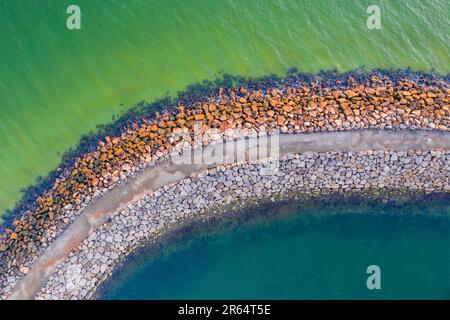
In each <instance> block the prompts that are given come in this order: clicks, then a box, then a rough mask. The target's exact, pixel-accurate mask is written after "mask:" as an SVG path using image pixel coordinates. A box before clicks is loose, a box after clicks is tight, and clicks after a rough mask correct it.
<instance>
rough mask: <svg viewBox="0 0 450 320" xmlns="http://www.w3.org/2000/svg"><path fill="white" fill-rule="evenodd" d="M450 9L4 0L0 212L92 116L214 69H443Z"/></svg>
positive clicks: (105, 117)
mask: <svg viewBox="0 0 450 320" xmlns="http://www.w3.org/2000/svg"><path fill="white" fill-rule="evenodd" d="M74 3H75V4H78V5H79V7H80V8H81V30H72V31H69V30H68V29H67V28H66V18H67V14H66V8H67V7H68V5H70V4H74ZM369 4H377V5H379V6H380V9H381V15H382V16H381V17H382V20H381V22H382V29H381V30H369V29H368V28H367V27H366V19H367V17H368V14H366V9H367V7H368V6H369ZM449 13H450V2H448V1H446V0H429V1H422V0H396V1H388V0H376V1H374V0H370V1H365V0H361V1H359V0H358V1H356V0H355V1H352V0H333V1H331V0H330V1H328V0H327V1H325V0H314V1H306V0H305V1H302V0H245V1H241V0H127V1H125V0H76V1H69V0H21V1H16V0H2V1H0V32H1V37H0V119H1V121H0V177H1V178H0V215H1V213H3V212H4V210H5V209H7V208H12V207H13V206H14V204H15V202H16V201H17V200H18V199H19V197H20V192H19V191H20V190H21V189H22V188H23V187H25V186H27V185H30V184H32V183H33V182H34V181H35V179H36V178H37V177H38V176H39V175H43V176H45V175H46V174H47V173H48V172H49V171H50V170H52V169H54V168H55V167H56V166H57V165H58V163H59V161H60V154H61V153H63V152H65V151H66V150H67V149H68V148H69V147H73V146H76V145H77V143H78V141H79V139H80V136H81V135H82V134H86V133H88V132H89V131H91V130H94V129H95V126H96V125H97V124H100V123H108V122H111V120H112V116H113V115H117V114H120V113H121V111H123V110H125V109H126V108H127V106H131V105H132V104H134V103H137V102H139V101H141V100H143V99H145V100H147V101H152V100H153V99H155V98H159V97H162V96H164V95H166V93H167V92H169V93H170V94H175V93H176V92H177V91H178V90H182V89H184V88H185V87H186V86H187V85H189V84H192V83H195V82H198V81H201V80H203V79H214V78H215V77H216V76H218V75H220V73H221V72H224V73H232V74H239V75H248V76H259V75H264V74H270V73H276V74H279V75H283V74H285V72H286V70H287V69H288V68H289V67H297V68H298V69H299V70H302V71H309V72H314V71H318V70H321V69H334V68H337V69H338V70H341V71H345V70H350V69H353V68H356V67H361V66H364V67H366V68H372V67H381V68H390V67H394V68H398V67H408V66H410V67H412V68H413V69H419V70H431V69H432V68H434V69H435V70H437V71H438V72H441V73H447V72H450V52H449V47H450V28H449V25H450V15H449ZM121 104H123V105H121Z"/></svg>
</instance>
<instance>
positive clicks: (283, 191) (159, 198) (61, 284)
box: [36, 150, 450, 299]
mask: <svg viewBox="0 0 450 320" xmlns="http://www.w3.org/2000/svg"><path fill="white" fill-rule="evenodd" d="M449 179H450V151H449V150H447V151H445V152H443V151H410V152H394V151H363V152H357V153H352V152H349V153H342V152H326V153H312V152H308V153H303V154H291V155H287V156H283V157H282V158H280V159H267V160H262V161H257V162H254V163H241V164H236V165H233V166H221V167H218V168H215V169H211V170H206V171H204V172H201V173H198V174H196V175H194V176H192V177H190V178H188V179H184V180H182V181H180V182H178V183H172V184H170V185H166V186H164V187H163V188H160V189H159V190H156V191H155V192H153V193H150V194H148V195H146V196H145V198H143V199H142V200H139V201H137V202H135V203H132V204H130V205H129V206H128V207H127V208H126V209H124V210H122V211H121V212H118V213H117V214H115V215H114V216H113V217H112V219H111V220H110V221H108V222H106V223H105V224H103V225H102V226H101V227H100V228H98V229H97V230H96V231H95V232H93V233H92V234H91V235H90V236H89V237H88V238H87V239H86V240H85V241H83V242H82V243H81V244H80V245H79V247H78V248H77V249H76V250H73V251H72V252H71V253H70V255H69V256H68V259H66V261H65V262H64V263H62V264H61V265H59V267H58V269H57V270H56V272H54V273H53V275H52V276H50V278H49V279H48V281H47V282H46V284H45V285H44V286H43V288H42V289H41V291H40V292H39V293H38V294H37V297H36V298H38V299H87V298H91V297H92V295H93V294H94V293H95V291H96V288H97V287H98V286H99V284H101V283H102V281H103V280H104V279H106V278H107V277H108V276H109V275H110V274H111V272H112V271H113V270H114V267H116V266H117V264H118V263H119V262H120V261H121V260H122V259H123V258H124V256H126V255H127V254H128V253H130V252H131V251H133V250H135V249H136V248H137V247H139V246H141V245H143V244H148V243H152V242H155V241H158V238H159V237H160V235H161V234H162V233H165V232H170V230H171V229H172V228H174V227H176V226H179V225H180V224H181V223H182V222H183V221H190V222H192V221H197V220H198V221H200V220H203V219H206V218H208V217H209V216H211V215H215V216H217V215H218V214H219V213H220V211H223V210H227V212H230V211H231V212H232V211H233V208H241V207H242V206H243V205H249V204H254V203H257V202H258V201H260V200H262V199H268V198H269V199H270V198H272V200H275V199H282V198H289V197H293V196H298V195H300V196H302V197H304V196H307V195H313V194H321V195H323V194H328V193H336V192H339V193H342V194H348V193H349V192H362V193H365V194H366V195H367V196H376V195H377V194H378V193H379V191H381V190H384V189H386V190H388V191H387V192H386V193H385V195H387V194H389V192H390V191H391V190H397V192H398V191H400V192H405V191H417V190H423V191H443V192H449V191H450V180H449Z"/></svg>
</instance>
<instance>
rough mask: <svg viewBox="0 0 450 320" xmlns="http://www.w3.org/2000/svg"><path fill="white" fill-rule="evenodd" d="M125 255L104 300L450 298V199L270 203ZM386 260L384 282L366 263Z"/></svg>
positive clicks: (372, 263) (103, 292) (103, 291)
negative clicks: (376, 282) (372, 280)
mask: <svg viewBox="0 0 450 320" xmlns="http://www.w3.org/2000/svg"><path fill="white" fill-rule="evenodd" d="M256 217H259V218H255V217H254V216H253V215H248V216H246V215H243V216H242V217H241V218H240V219H234V220H233V218H231V219H230V220H229V219H225V220H223V221H221V222H214V223H208V224H206V225H205V224H204V225H198V226H194V227H190V228H188V229H186V230H185V231H184V232H181V233H179V234H178V235H177V236H175V237H173V238H171V239H170V240H168V241H165V242H163V244H162V245H161V246H159V247H156V248H155V247H148V248H145V249H143V250H141V251H140V252H139V253H137V254H135V255H133V256H132V257H130V258H129V259H128V260H127V263H125V265H124V266H122V267H121V268H120V269H119V270H118V271H116V272H115V274H114V275H113V277H112V280H109V282H108V283H106V285H105V286H104V288H103V290H102V292H101V293H100V295H99V297H100V298H102V299H324V298H327V299H431V298H435V299H449V298H450V247H449V245H448V243H450V199H449V198H448V196H447V197H446V198H441V199H438V200H425V201H420V202H415V203H407V204H402V205H393V204H382V203H380V202H370V203H366V202H365V201H364V200H358V201H353V202H346V201H337V202H334V203H327V204H320V205H293V204H292V203H291V204H290V205H289V207H287V208H286V207H281V208H270V209H267V210H265V211H264V210H263V213H262V214H261V213H260V214H258V215H256ZM369 265H378V266H379V267H380V268H381V290H368V289H367V286H366V280H367V277H368V274H367V273H366V269H367V267H368V266H369Z"/></svg>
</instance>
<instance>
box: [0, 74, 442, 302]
mask: <svg viewBox="0 0 450 320" xmlns="http://www.w3.org/2000/svg"><path fill="white" fill-rule="evenodd" d="M449 94H450V90H449V85H448V82H447V81H446V80H445V78H439V77H432V76H430V75H422V74H415V75H414V76H411V77H409V78H408V76H406V74H404V73H403V74H402V73H398V74H394V73H393V74H389V73H377V72H374V73H372V74H358V73H354V74H346V75H341V76H332V75H330V74H328V77H323V75H322V77H321V76H318V75H316V76H312V75H310V76H304V75H299V74H295V73H293V74H291V75H290V76H289V77H288V78H285V79H266V80H258V81H253V82H252V81H248V82H244V83H241V85H240V86H237V87H236V86H234V87H231V86H230V87H222V86H219V87H217V88H210V89H209V91H208V90H207V91H206V92H203V94H200V95H192V96H184V100H183V99H180V100H177V101H176V102H175V103H173V104H170V105H167V106H166V107H163V108H162V109H160V111H158V112H152V113H150V114H147V115H145V114H139V115H138V114H136V115H135V116H133V117H130V118H128V120H127V121H125V122H123V123H121V124H120V126H119V127H117V129H116V130H113V131H110V133H109V134H108V135H106V136H95V137H93V139H91V140H90V145H89V147H87V148H85V150H86V151H84V152H78V153H74V156H73V158H72V159H70V160H69V162H68V163H67V164H66V165H64V166H62V167H61V168H60V169H59V170H58V171H57V172H56V173H57V174H55V175H53V178H52V179H53V180H52V181H50V183H49V186H48V187H47V188H45V190H44V191H42V192H40V193H38V194H36V197H35V198H34V200H33V197H28V198H27V199H28V200H27V201H25V202H22V203H21V205H20V206H19V207H18V208H17V210H16V211H15V212H16V216H15V218H14V221H13V223H12V226H11V227H10V228H8V229H5V232H4V233H3V236H2V237H1V239H0V240H1V243H0V250H1V257H0V268H1V271H2V276H1V279H0V280H1V284H2V287H1V292H2V295H3V297H6V296H7V295H8V294H9V293H11V292H12V294H11V296H10V297H11V298H32V297H34V296H35V294H36V293H37V292H38V291H39V290H41V287H42V285H43V284H44V282H45V280H46V279H49V280H48V281H49V282H48V284H49V285H48V286H46V287H44V289H43V291H41V293H40V294H41V296H42V295H46V296H48V297H52V298H62V297H64V298H67V297H79V298H85V297H90V295H91V294H92V292H93V291H94V290H95V287H96V286H97V285H98V284H99V283H100V282H101V280H102V279H104V277H105V276H107V275H108V274H109V273H110V272H111V270H112V268H113V267H114V265H115V264H116V262H117V261H118V259H119V260H120V259H121V258H122V257H123V255H124V254H126V253H127V252H129V251H130V250H133V249H134V248H135V246H136V245H138V244H140V243H142V241H148V240H149V238H148V237H153V236H155V235H157V233H158V232H159V231H158V230H159V229H158V228H160V227H161V228H162V227H165V226H166V225H168V224H169V222H175V221H177V220H180V219H181V220H182V218H183V217H184V216H185V215H187V216H189V214H191V213H192V215H193V216H196V215H197V214H200V215H201V214H202V213H204V212H206V211H207V208H211V207H216V206H217V207H223V206H224V205H226V204H228V203H229V202H227V201H228V200H227V199H229V197H228V196H225V197H223V199H221V198H220V197H213V199H212V200H211V199H209V198H208V199H209V200H208V201H206V200H204V201H200V202H199V204H202V205H205V206H204V207H199V208H197V209H196V210H191V209H190V208H186V210H187V211H186V210H184V209H183V210H180V211H179V212H178V211H175V212H172V213H173V215H171V214H167V216H168V219H169V220H168V221H166V220H165V218H161V221H160V223H158V224H157V226H154V225H152V227H151V228H150V229H149V230H152V232H150V233H145V232H141V233H143V235H142V236H140V237H137V238H136V239H131V240H130V241H128V242H127V241H125V240H124V241H125V242H124V243H123V244H122V242H121V241H120V239H119V238H117V241H116V240H114V241H113V242H114V243H117V244H118V248H119V249H118V250H119V251H114V250H115V249H114V250H113V249H111V250H112V251H111V252H112V254H113V256H112V257H113V258H111V259H110V260H107V262H108V263H103V264H102V267H100V269H99V271H98V273H96V274H95V275H91V276H92V277H91V279H92V281H94V282H93V283H92V284H90V285H86V284H85V287H84V289H81V288H78V287H77V286H76V285H75V286H74V287H72V286H69V287H67V286H62V287H61V285H60V284H61V283H62V282H63V280H62V279H61V278H58V277H57V275H58V274H59V275H61V274H63V275H64V274H66V275H67V272H68V271H67V270H65V269H64V268H66V267H70V266H71V267H70V268H73V264H70V263H69V262H68V261H72V260H73V261H76V259H78V258H73V257H71V256H70V255H71V254H73V252H72V250H75V251H74V252H80V254H81V253H83V252H85V251H83V250H82V249H86V250H96V249H95V248H91V246H92V245H93V246H94V247H95V246H97V244H95V241H97V240H98V239H94V240H95V241H94V242H91V243H89V245H87V244H86V243H85V241H88V240H86V238H87V237H88V239H89V237H91V236H92V235H94V234H97V232H101V231H99V230H103V229H102V228H104V225H107V224H108V223H110V222H111V221H112V220H111V221H108V220H109V219H114V217H116V215H118V214H119V215H120V214H122V213H123V212H127V208H128V207H127V206H135V205H136V203H138V204H139V203H140V204H142V197H144V198H145V197H151V196H150V195H152V194H155V193H156V194H159V196H160V198H161V199H160V200H156V202H152V200H149V201H150V203H149V202H147V205H148V206H147V207H150V208H147V207H146V208H147V209H149V210H144V211H143V210H135V211H133V215H134V214H137V215H139V214H141V215H142V217H144V216H145V217H146V216H147V215H148V214H149V212H153V210H152V204H154V203H156V204H158V203H159V201H168V200H164V199H166V198H165V197H164V194H165V193H164V192H162V191H158V190H159V189H158V188H162V189H164V190H166V189H167V190H169V189H170V188H175V185H177V184H178V183H181V184H183V183H191V182H186V181H189V178H186V177H187V176H189V175H191V174H194V173H198V172H204V173H203V174H205V176H208V175H213V176H214V175H215V174H216V172H215V171H214V170H216V169H215V167H217V165H219V166H220V165H221V163H216V162H212V163H209V162H208V161H205V158H204V157H202V158H201V159H202V161H200V163H197V164H196V163H194V164H193V166H191V167H189V166H186V165H185V164H186V162H183V161H182V162H181V167H180V166H179V167H178V168H176V166H175V167H170V161H172V165H173V164H174V163H175V162H176V161H175V160H176V159H177V157H178V156H180V155H181V157H182V156H183V155H184V154H185V153H183V152H184V151H185V150H189V149H190V150H193V149H192V147H194V149H195V150H202V148H203V149H204V150H206V151H207V150H208V148H209V147H208V146H212V145H216V142H217V141H222V140H223V141H224V142H223V144H227V143H228V144H230V139H231V140H233V139H234V140H236V139H237V138H239V137H242V136H244V137H247V139H246V140H247V142H248V143H250V142H249V141H251V139H252V137H254V136H255V135H259V134H260V133H262V132H265V133H267V134H268V136H270V137H273V136H277V137H279V139H278V140H277V141H276V143H275V144H273V145H272V144H269V145H270V146H271V147H272V146H278V147H279V149H278V150H277V151H278V152H280V155H283V157H287V158H283V160H281V161H275V160H276V159H277V157H274V156H271V155H269V156H267V154H266V157H264V156H260V155H258V157H257V158H258V159H256V161H244V162H243V163H250V164H251V165H254V166H256V167H259V166H260V165H261V161H263V162H264V161H268V162H269V163H270V162H273V161H275V162H276V163H278V164H280V165H281V167H282V168H284V169H282V170H281V171H282V172H283V174H281V173H280V176H278V175H276V174H275V175H270V174H269V175H268V174H267V170H265V169H263V170H262V171H261V170H259V169H260V168H259V169H257V170H256V169H255V170H256V171H257V172H258V175H257V176H258V177H260V178H261V181H259V182H257V183H256V184H255V185H256V186H258V189H257V190H254V189H253V185H252V187H251V188H250V186H249V185H246V184H244V186H245V187H247V188H250V189H244V190H242V188H235V184H234V182H236V181H232V182H226V181H228V180H226V179H225V182H226V183H225V182H223V185H224V186H225V188H228V189H224V190H225V191H226V192H230V190H240V192H239V193H238V194H236V195H235V197H234V198H231V199H239V200H243V202H245V201H247V200H249V199H258V198H261V197H262V196H269V195H273V196H282V195H283V194H286V195H287V194H290V193H295V192H300V193H311V192H318V193H323V192H334V191H337V192H339V191H364V192H366V191H370V190H375V189H385V188H386V189H402V190H403V189H406V190H410V191H417V190H418V191H430V192H431V191H437V192H447V191H448V162H449V161H448V152H447V151H448V150H449V146H448V130H449V124H450V119H449V113H450V111H449V108H450V107H449V101H450V100H449ZM367 129H372V130H376V131H377V132H373V131H367ZM336 131H343V132H341V133H334V132H336ZM198 133H199V135H200V139H197V138H196V137H198V136H197V134H198ZM313 133H314V134H313ZM346 134H347V135H348V136H346ZM186 137H187V138H188V139H187V140H186ZM189 138H190V139H191V140H189ZM95 139H98V140H97V142H95ZM227 140H228V142H227ZM233 143H235V142H233ZM250 145H252V144H251V143H250ZM254 145H256V146H258V144H257V143H256V144H254ZM84 147H86V146H84ZM222 147H223V146H222ZM271 147H270V148H271ZM270 148H269V149H270ZM283 148H284V149H283ZM225 149H226V148H225ZM266 149H267V146H266ZM222 150H224V148H222ZM247 151H248V150H247ZM266 151H267V150H266ZM305 152H306V153H305ZM186 154H188V153H186ZM211 154H212V153H211V152H206V155H211ZM238 154H239V152H237V153H236V152H234V153H231V155H232V156H233V159H228V160H229V161H228V160H227V161H226V163H228V164H233V163H234V162H236V161H235V160H236V157H237V155H238ZM189 157H190V156H189ZM267 157H268V158H269V160H263V159H264V158H267ZM305 157H306V158H305ZM309 157H312V158H311V159H310V158H309ZM324 157H325V158H324ZM355 157H356V158H355ZM344 158H345V159H351V160H349V161H350V162H349V163H347V162H342V159H344ZM194 159H195V156H194ZM241 159H242V158H241ZM243 159H244V160H248V159H247V158H246V157H244V158H243ZM299 159H300V160H299ZM308 159H309V160H308ZM169 160H170V161H169ZM178 160H179V159H178ZM190 160H192V157H190ZM222 160H223V159H222ZM324 161H325V162H324ZM188 162H189V161H188ZM194 162H195V161H194ZM167 163H169V164H168V167H164V165H165V164H167ZM316 164H317V165H319V167H321V168H323V171H320V172H321V173H323V172H325V173H326V174H321V175H320V176H318V175H317V174H314V173H313V172H309V171H308V170H309V169H311V168H315V169H317V168H316V167H315V165H316ZM283 166H284V167H283ZM235 167H236V168H241V169H242V168H246V167H245V164H242V163H241V165H237V166H234V167H233V168H235ZM247 169H248V168H247ZM290 169H292V172H291V173H289V172H288V171H289V170H290ZM303 169H305V170H306V172H303V173H302V175H300V174H299V172H301V171H302V170H303ZM328 169H329V170H331V171H330V172H328V171H327V170H328ZM148 170H150V171H148ZM152 170H156V171H152ZM158 170H160V171H159V173H158ZM205 170H206V171H205ZM208 170H213V171H212V172H210V171H208ZM224 170H225V172H228V170H231V171H232V170H234V169H226V167H225V169H224ZM236 170H238V171H237V173H236V176H241V175H242V177H246V176H247V177H248V179H250V180H251V176H252V174H250V173H246V172H245V170H246V169H245V170H244V171H242V172H241V171H239V169H236ZM249 170H250V171H249V172H253V171H254V170H253V169H249ZM283 170H284V171H283ZM311 170H312V169H311ZM321 170H322V169H321ZM260 171H261V173H259V172H260ZM149 172H153V173H151V174H150V173H149ZM346 172H347V173H346ZM229 174H230V173H229ZM231 174H232V175H233V176H235V175H234V173H233V172H231ZM347 174H348V175H349V176H348V177H347ZM200 175H202V174H200ZM267 176H269V177H277V178H276V179H275V180H274V181H272V180H269V181H265V180H264V179H266V178H267ZM242 177H241V179H243V178H242ZM280 177H282V178H280ZM300 177H306V179H307V181H300V180H298V179H300ZM342 178H348V179H349V180H348V181H346V180H345V179H342ZM183 179H184V180H183ZM186 179H187V180H186ZM211 179H212V181H215V178H211ZM218 179H223V178H220V177H219V178H218ZM283 179H287V180H283ZM291 179H293V180H291ZM329 179H330V180H329ZM380 179H381V180H380ZM180 181H181V182H180ZM263 181H264V183H263ZM216 182H217V181H216ZM237 182H239V181H237ZM241 182H242V181H241ZM325 182H327V184H325V185H324V184H323V183H325ZM205 183H206V182H205ZM230 183H231V184H230ZM261 183H262V184H261ZM238 185H239V183H238ZM233 186H234V187H233ZM241 186H242V185H241ZM198 187H200V186H197V188H198ZM204 187H205V186H201V187H200V189H199V190H202V189H204ZM205 188H206V190H208V186H206V187H205ZM230 188H231V189H230ZM283 188H285V189H283ZM194 189H195V190H197V189H196V188H194ZM194 189H192V188H189V187H188V190H190V191H192V192H194ZM224 190H222V191H224ZM258 190H259V191H258ZM160 192H162V193H160ZM186 192H187V191H186ZM182 194H184V193H182ZM197 196H199V197H203V196H205V195H197ZM208 197H209V196H208ZM172 198H173V197H172ZM158 199H159V198H158ZM231 199H229V200H230V201H231ZM178 200H179V199H178V198H176V197H175V198H174V199H173V201H178ZM244 200H245V201H244ZM143 205H145V204H143ZM176 205H178V204H176ZM169 207H170V206H169ZM183 208H184V207H183ZM172 209H174V210H175V207H173V208H172ZM169 211H170V210H169ZM172 211H173V210H172ZM186 212H187V213H186ZM166 213H167V212H166ZM150 216H151V217H153V215H150ZM150 219H153V218H150ZM128 222H129V223H131V224H132V225H134V222H133V221H128ZM136 227H138V226H136ZM153 227H154V228H153ZM105 228H106V227H105ZM141 231H142V230H141ZM136 232H137V234H140V233H139V231H136ZM113 239H114V238H113ZM121 239H122V240H123V239H125V237H123V236H122V237H121ZM102 240H104V239H102ZM98 247H99V248H100V250H102V249H101V248H105V245H98ZM111 247H112V248H115V246H111ZM71 252H72V253H71ZM66 256H69V257H70V260H66V259H65V258H66ZM80 259H84V258H82V257H80ZM89 261H91V262H92V261H94V260H92V259H88V260H86V261H85V260H82V264H86V265H89ZM94 262H95V263H96V265H97V264H98V261H94ZM68 263H69V264H70V266H68V265H67V264H68ZM70 268H69V269H70ZM96 269H97V268H94V269H93V270H96ZM56 270H58V271H56ZM70 270H71V269H70ZM54 271H56V273H54ZM55 277H56V278H55ZM52 279H53V280H52ZM55 279H59V280H60V281H62V282H59V283H58V280H55ZM75 279H76V277H75ZM78 280H81V279H78ZM52 281H53V282H52ZM55 281H56V282H55ZM81 283H84V281H82V282H81ZM56 288H58V290H56ZM77 288H78V290H76V289H77ZM55 290H56V291H55Z"/></svg>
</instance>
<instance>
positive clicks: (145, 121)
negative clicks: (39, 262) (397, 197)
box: [0, 75, 450, 292]
mask: <svg viewBox="0 0 450 320" xmlns="http://www.w3.org/2000/svg"><path fill="white" fill-rule="evenodd" d="M187 101H188V103H183V102H181V101H180V102H179V103H178V105H177V106H176V108H172V109H171V108H169V107H168V108H167V111H164V109H163V110H161V111H160V112H156V116H155V117H151V118H150V117H143V118H142V119H139V120H136V121H134V122H132V123H129V124H128V125H127V127H126V128H122V129H121V130H120V133H117V135H112V136H106V137H104V139H102V140H101V141H99V142H98V146H97V148H96V150H94V151H92V152H88V153H85V154H83V155H82V156H79V157H78V158H77V159H75V160H74V164H73V166H71V167H66V168H64V169H61V170H60V174H59V175H58V177H57V178H56V179H55V181H54V183H53V185H52V187H51V188H49V189H48V190H46V191H45V192H44V193H43V194H41V195H40V196H39V197H37V198H36V199H35V201H34V203H33V208H34V209H32V210H29V211H27V212H24V213H23V214H22V215H21V216H19V217H17V218H16V219H15V220H14V225H13V227H12V228H10V229H6V230H5V232H4V233H2V234H1V235H0V282H2V283H4V286H3V288H6V289H4V290H3V291H5V292H6V291H8V290H9V289H7V288H10V287H12V286H14V284H15V283H16V282H17V280H18V279H19V278H21V277H23V275H24V274H26V273H27V272H28V270H29V268H30V267H31V266H32V265H33V263H34V261H35V260H36V259H37V257H38V256H39V255H40V254H41V253H42V252H43V250H45V249H46V248H47V247H48V245H49V244H50V243H51V242H52V241H53V239H55V237H57V236H58V235H59V234H60V233H61V232H62V231H63V230H64V229H65V228H66V227H67V226H68V225H69V224H70V223H71V222H72V221H73V220H74V219H75V218H76V217H77V216H78V215H79V214H80V212H81V211H82V209H83V208H85V207H86V206H87V205H88V204H89V203H91V202H92V200H93V199H95V198H96V197H100V196H102V195H103V194H104V193H105V192H107V191H108V190H110V189H112V188H113V187H115V186H116V185H117V184H119V183H121V182H122V181H125V180H126V179H128V178H129V177H130V176H132V175H134V174H136V173H137V172H138V171H140V170H142V169H143V168H144V167H147V166H151V165H154V164H155V163H157V162H159V161H161V160H163V159H165V158H166V157H167V155H168V154H169V153H170V150H171V148H173V146H175V145H176V144H177V143H178V142H179V141H178V140H177V138H176V137H177V134H178V133H180V132H186V131H187V132H188V133H192V131H193V128H194V124H195V123H197V122H201V125H202V128H203V129H202V130H206V129H208V128H216V129H217V130H218V131H219V132H223V131H225V130H227V129H253V130H256V131H258V130H260V129H261V128H264V129H265V130H267V131H268V132H270V131H272V130H280V131H281V132H283V133H302V132H317V131H336V130H358V129H368V128H377V129H389V130H401V129H411V130H414V129H420V130H440V131H449V130H450V129H449V128H450V86H449V84H448V83H447V82H445V81H435V80H427V79H422V80H421V81H413V80H408V79H407V78H402V79H392V78H390V77H389V76H388V75H385V76H383V77H381V76H377V75H367V76H366V77H365V78H363V79H358V80H357V81H356V80H353V79H351V78H349V79H347V81H345V82H342V81H341V80H335V81H334V83H332V84H330V81H323V82H321V81H320V80H317V81H312V82H310V83H305V82H301V81H284V82H283V81H280V82H271V83H270V84H265V85H261V86H256V87H255V86H248V87H245V86H243V87H238V88H219V89H217V90H215V91H214V92H211V93H210V94H209V95H208V96H206V97H203V98H202V99H197V100H196V99H190V100H187ZM0 291H2V289H0Z"/></svg>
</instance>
